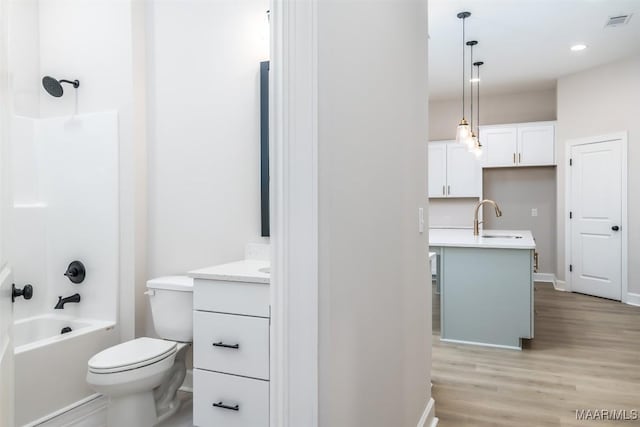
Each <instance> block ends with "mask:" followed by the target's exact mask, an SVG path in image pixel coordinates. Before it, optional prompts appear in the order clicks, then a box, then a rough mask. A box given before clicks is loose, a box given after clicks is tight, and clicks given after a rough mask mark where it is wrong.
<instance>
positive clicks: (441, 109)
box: [429, 89, 556, 141]
mask: <svg viewBox="0 0 640 427" xmlns="http://www.w3.org/2000/svg"><path fill="white" fill-rule="evenodd" d="M481 101H482V104H481V108H480V123H481V124H482V125H498V124H503V123H522V122H538V121H546V120H555V119H556V91H555V89H550V90H542V91H533V92H515V93H505V94H491V95H482V99H481ZM468 102H469V100H468V99H467V103H468ZM468 109H469V106H468V105H467V110H468ZM461 114H462V99H457V98H456V99H448V100H434V101H430V102H429V123H430V124H429V140H430V141H438V140H445V139H455V137H456V133H455V132H456V126H457V125H458V123H459V122H460V116H461ZM467 114H468V113H467ZM467 120H469V117H467Z"/></svg>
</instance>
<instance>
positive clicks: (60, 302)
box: [54, 294, 80, 310]
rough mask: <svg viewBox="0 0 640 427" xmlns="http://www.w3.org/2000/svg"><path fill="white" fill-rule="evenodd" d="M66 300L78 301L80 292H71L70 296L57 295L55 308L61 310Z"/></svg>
mask: <svg viewBox="0 0 640 427" xmlns="http://www.w3.org/2000/svg"><path fill="white" fill-rule="evenodd" d="M68 302H76V303H77V302H80V294H73V295H71V296H70V297H66V298H62V297H58V303H57V304H56V306H55V307H54V309H56V310H62V309H63V308H64V305H65V304H66V303H68Z"/></svg>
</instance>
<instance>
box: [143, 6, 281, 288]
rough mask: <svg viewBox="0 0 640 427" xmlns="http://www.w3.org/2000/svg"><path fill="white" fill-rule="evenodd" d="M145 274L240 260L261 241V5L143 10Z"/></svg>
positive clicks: (263, 30) (264, 47)
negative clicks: (146, 32)
mask: <svg viewBox="0 0 640 427" xmlns="http://www.w3.org/2000/svg"><path fill="white" fill-rule="evenodd" d="M151 7H152V10H151V14H150V17H151V25H152V28H150V31H151V37H150V41H151V43H150V49H151V50H152V52H153V55H152V57H151V63H150V64H149V72H150V78H151V83H150V86H149V91H150V94H149V96H150V100H151V102H150V106H149V109H150V113H151V116H150V120H151V122H150V128H149V131H150V133H149V138H150V139H149V150H148V153H149V175H148V176H149V179H148V185H149V235H148V254H149V259H148V275H149V277H157V276H161V275H167V274H184V273H185V272H187V271H188V270H191V269H195V268H200V267H205V266H208V265H214V264H217V263H223V262H229V261H234V260H238V259H242V258H243V253H244V245H245V244H246V243H248V242H252V241H261V240H262V238H260V204H259V203H260V194H259V189H260V177H259V171H260V168H259V161H260V157H259V149H260V134H259V132H260V116H259V114H260V92H259V87H260V86H259V76H260V66H259V63H260V61H262V60H265V59H267V55H268V52H267V47H268V42H267V39H268V32H267V28H268V27H267V17H266V11H267V9H268V8H269V3H268V1H267V0H250V1H242V2H238V1H231V0H221V1H210V2H207V1H200V0H187V1H181V2H176V1H170V0H156V1H154V2H153V4H152V5H151Z"/></svg>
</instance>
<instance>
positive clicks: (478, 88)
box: [476, 63, 482, 145]
mask: <svg viewBox="0 0 640 427" xmlns="http://www.w3.org/2000/svg"><path fill="white" fill-rule="evenodd" d="M480 65H482V64H481V63H478V72H477V77H478V81H477V83H476V84H477V85H478V87H477V88H476V89H477V91H478V106H477V110H478V120H477V122H476V126H477V128H478V132H477V133H476V136H477V137H478V145H482V144H480Z"/></svg>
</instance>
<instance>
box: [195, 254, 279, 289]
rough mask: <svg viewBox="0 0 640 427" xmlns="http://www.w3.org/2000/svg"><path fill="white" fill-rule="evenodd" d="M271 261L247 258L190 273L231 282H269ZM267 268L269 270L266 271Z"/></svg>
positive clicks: (203, 277)
mask: <svg viewBox="0 0 640 427" xmlns="http://www.w3.org/2000/svg"><path fill="white" fill-rule="evenodd" d="M270 266H271V263H270V262H269V261H262V260H254V259H245V260H243V261H237V262H231V263H228V264H222V265H215V266H213V267H207V268H202V269H199V270H193V271H190V272H189V273H188V276H189V277H193V278H194V279H207V280H223V281H230V282H249V283H265V284H269V281H270V278H271V274H270V273H269V272H268V269H269V267H270ZM265 269H267V271H265Z"/></svg>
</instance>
